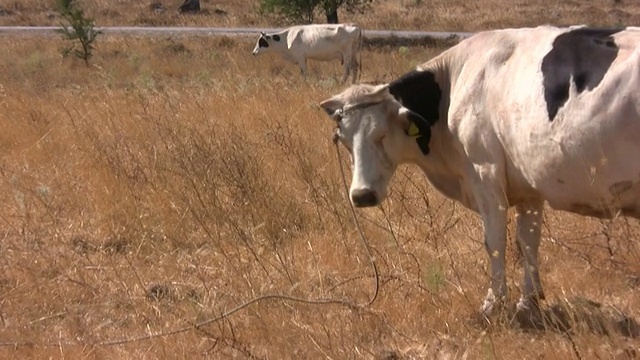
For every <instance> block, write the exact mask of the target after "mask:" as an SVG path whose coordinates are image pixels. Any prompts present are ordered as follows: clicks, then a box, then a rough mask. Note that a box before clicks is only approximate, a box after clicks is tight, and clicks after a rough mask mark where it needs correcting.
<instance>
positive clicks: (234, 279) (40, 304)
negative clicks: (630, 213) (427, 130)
mask: <svg viewBox="0 0 640 360" xmlns="http://www.w3.org/2000/svg"><path fill="white" fill-rule="evenodd" d="M49 3H50V2H49ZM112 3H113V4H114V6H113V7H109V6H107V4H112ZM124 3H125V2H107V1H97V2H96V4H97V5H96V6H97V7H99V9H100V10H99V11H98V12H97V13H96V18H97V19H100V20H101V21H103V22H104V23H105V24H106V23H108V21H112V23H110V24H114V23H118V24H123V23H126V24H135V23H136V22H135V21H134V18H133V16H136V13H137V11H125V10H124V9H123V8H124V6H123V5H122V4H124ZM410 3H411V2H398V1H388V2H386V3H384V4H379V7H378V8H376V9H379V10H377V11H379V12H382V10H384V14H390V13H392V12H393V11H398V12H399V13H402V12H403V11H409V12H411V11H415V12H416V16H418V14H420V12H421V11H422V13H421V14H422V15H424V14H426V13H427V12H428V11H427V10H428V9H429V8H430V7H431V8H434V9H437V11H436V12H435V14H439V15H438V16H436V15H432V16H434V17H438V18H440V17H442V18H445V17H446V16H444V15H443V14H445V13H448V12H450V13H451V18H454V17H456V16H459V17H458V20H456V21H458V22H459V25H458V26H459V27H457V28H456V26H455V25H454V23H453V22H448V21H447V22H445V21H444V20H442V21H443V22H442V23H437V24H436V23H435V22H433V24H434V25H433V29H437V28H439V26H442V27H443V28H445V27H447V26H451V27H450V28H448V29H451V30H472V29H476V26H477V27H482V26H485V25H486V24H488V23H489V21H490V20H489V15H486V16H484V15H482V16H478V17H477V19H476V17H475V16H474V17H473V19H471V18H468V17H469V16H470V15H472V14H473V13H474V12H478V13H479V14H482V13H483V12H485V11H486V12H487V14H489V13H491V11H490V10H491V8H492V7H493V10H494V11H493V13H494V17H492V19H493V20H491V21H494V22H495V23H496V24H506V23H505V21H506V20H504V19H505V18H508V15H507V13H508V12H504V13H503V11H500V10H498V9H497V7H498V5H504V4H505V3H501V2H495V3H494V2H489V1H487V2H486V4H487V6H486V8H484V7H478V6H471V7H470V8H469V9H468V10H466V11H461V10H460V9H461V8H463V7H464V6H463V5H462V4H463V3H462V2H460V3H456V2H447V3H444V2H442V4H439V3H437V2H430V3H429V4H430V5H429V6H427V5H426V4H425V5H423V6H422V7H417V6H409V5H410ZM19 4H24V5H19ZM40 4H41V3H40V2H35V1H29V0H26V1H22V2H14V3H9V5H8V6H7V5H2V6H3V7H8V8H10V9H11V8H20V7H21V6H22V8H20V9H21V10H20V11H21V12H20V15H16V14H13V15H7V16H5V17H0V21H7V22H5V23H12V21H14V20H16V19H15V18H16V17H19V16H22V17H24V18H23V19H22V20H16V21H17V23H22V22H23V21H38V22H40V20H43V22H42V23H45V22H46V21H44V19H43V18H40V15H41V14H40V12H45V11H46V9H48V7H47V6H45V5H40ZM42 4H44V3H42ZM204 4H205V6H207V7H214V6H219V7H222V8H225V7H228V9H229V12H230V13H231V9H232V8H233V7H232V6H234V5H233V4H237V3H236V2H231V1H228V2H226V3H225V2H223V1H220V2H216V5H214V4H213V3H211V2H205V3H204ZM243 4H244V5H245V8H243V9H246V6H247V5H246V4H247V3H243ZM408 4H409V5H408ZM445 4H451V6H449V5H445ZM527 4H529V3H527ZM553 4H556V3H555V2H553ZM589 4H591V6H594V7H601V8H605V9H606V7H607V6H610V7H612V6H614V5H613V3H609V2H606V3H605V2H602V3H597V2H595V1H593V2H589ZM143 5H144V6H146V5H147V4H146V3H142V4H141V5H136V6H139V11H138V12H139V13H138V15H137V16H141V15H140V14H142V13H144V11H146V10H145V9H143ZM129 6H132V5H129ZM513 6H516V5H513ZM519 6H521V7H525V8H531V9H532V10H531V11H532V12H536V11H534V10H533V9H534V8H536V7H534V6H533V5H524V3H523V4H521V5H519ZM554 6H555V5H554ZM571 6H574V7H576V6H578V7H582V6H581V5H580V6H579V5H571V4H570V3H569V2H566V3H562V7H563V8H564V7H571ZM616 6H618V5H616ZM619 6H621V7H624V8H625V9H627V7H628V9H633V6H635V5H633V6H632V5H627V4H626V3H623V4H622V5H619ZM548 8H549V7H548V6H546V5H544V4H541V3H538V5H537V9H538V10H537V11H543V12H544V11H548ZM27 9H28V11H27ZM225 9H226V8H225ZM233 9H235V8H233ZM237 9H240V8H239V7H237ZM394 9H395V10H394ZM540 9H543V10H540ZM32 10H33V11H32ZM107 10H108V11H107ZM234 11H236V10H234ZM237 11H240V10H237ZM603 11H604V10H603ZM629 11H632V10H629ZM456 12H457V14H458V15H453V14H454V13H456ZM39 14H40V15H39ZM100 14H107V15H100ZM377 14H380V13H377ZM384 14H383V15H380V18H379V19H377V18H376V19H377V20H375V19H374V15H372V14H369V15H367V16H368V17H369V19H370V20H369V21H370V22H369V23H367V24H368V25H369V26H370V27H376V26H378V25H377V24H385V23H384V21H383V20H384ZM98 15H100V16H98ZM422 15H421V16H422ZM163 16H164V15H163ZM171 16H172V17H170V19H172V21H174V20H175V21H176V22H173V23H171V24H176V25H180V24H184V23H180V21H187V20H186V19H193V18H197V19H201V20H202V21H203V22H202V23H196V24H195V25H207V26H209V25H215V26H217V25H218V24H215V23H213V22H210V23H209V22H206V23H205V19H209V18H210V17H208V16H202V17H193V18H188V17H178V16H173V15H171ZM234 16H235V15H234ZM245 16H247V17H248V18H249V17H252V16H253V18H252V19H253V20H247V21H246V24H250V25H251V24H253V23H251V21H256V22H259V21H266V20H262V19H259V18H257V17H255V15H252V14H250V13H247V14H245ZM463 16H467V18H463ZM483 16H484V17H485V20H482V18H483ZM575 16H579V15H575ZM229 17H231V15H229ZM167 18H169V15H167ZM29 19H30V20H29ZM107 19H108V21H107ZM363 19H364V18H363ZM399 19H400V18H399V17H393V18H389V22H388V23H386V25H387V26H386V27H397V28H412V27H414V26H415V25H417V23H414V22H413V20H412V17H411V16H406V17H402V20H399ZM404 19H407V22H404V21H405V20H404ZM561 19H562V20H563V22H564V21H567V22H574V19H577V18H571V17H566V18H561ZM178 20H180V21H178ZM188 21H192V20H188ZM207 21H209V20H207ZM234 21H238V22H236V23H226V24H224V25H233V24H235V25H238V24H244V23H242V21H245V20H234ZM376 21H381V22H380V23H377V22H376ZM513 21H514V23H518V22H517V21H519V20H513ZM531 21H534V20H531ZM363 22H365V21H364V20H363ZM189 24H190V25H193V24H194V23H189ZM483 24H485V25H483ZM380 27H382V25H380ZM429 29H431V27H429ZM252 46H253V40H252V39H243V38H207V37H193V38H182V37H157V38H154V40H153V41H149V40H148V39H143V38H132V37H126V36H123V37H117V36H108V37H107V36H105V37H103V38H101V39H100V40H99V44H98V51H97V52H96V57H95V58H94V59H93V65H92V66H89V67H86V66H84V65H83V63H81V62H80V61H76V60H73V59H62V58H61V56H60V53H59V49H60V48H61V47H62V41H61V40H60V39H59V38H58V37H55V36H54V37H47V38H29V37H12V36H1V37H0V48H2V49H3V51H2V52H0V74H2V75H0V150H1V152H0V154H1V155H0V189H1V191H0V196H1V197H2V204H3V207H2V208H1V209H0V238H1V239H2V241H1V242H0V249H1V253H2V257H1V258H0V268H1V270H2V271H1V272H0V337H1V339H2V343H0V345H3V346H2V347H0V358H73V359H76V358H91V359H93V358H96V359H102V358H109V359H111V358H118V359H139V358H163V359H164V358H179V359H183V358H200V357H210V358H258V359H287V358H296V359H306V358H308V359H315V358H332V359H344V358H365V359H373V358H375V359H396V358H406V359H420V358H425V359H432V358H468V359H493V358H500V359H502V358H504V359H511V358H545V359H566V358H577V357H578V356H580V357H582V358H585V359H586V358H613V357H617V358H632V357H635V356H636V354H637V351H638V345H639V343H638V340H636V339H635V338H634V337H633V336H630V335H634V333H633V331H629V330H627V331H625V330H624V329H625V326H624V325H625V324H626V325H629V324H631V325H632V324H633V321H632V320H634V319H637V318H638V317H639V316H640V314H639V311H638V309H640V303H639V302H640V298H639V297H638V296H637V294H638V291H639V290H638V286H640V281H639V280H638V279H639V276H640V269H639V266H638V264H639V260H640V259H639V254H640V252H639V249H638V243H637V241H635V240H636V239H637V238H638V235H639V234H640V228H639V227H638V224H637V222H636V221H635V220H627V219H616V220H613V221H595V220H589V219H586V218H582V217H578V216H572V215H568V214H565V213H560V212H551V211H550V212H548V213H547V215H546V221H545V224H546V227H545V231H544V241H543V244H542V246H541V253H542V258H541V266H542V274H543V281H544V285H545V287H546V292H547V296H548V301H547V303H546V304H545V305H548V308H549V309H550V310H549V313H550V314H553V315H555V316H557V317H560V319H559V320H557V321H556V322H555V323H553V322H550V323H548V324H547V329H546V330H544V329H529V328H524V329H523V328H521V327H520V326H518V325H515V324H510V323H509V322H508V321H504V320H502V321H500V319H497V321H496V322H495V323H493V324H490V325H488V324H487V323H486V322H484V321H480V320H479V319H478V309H479V306H480V303H481V301H482V298H483V296H484V294H485V290H486V285H487V283H488V276H487V273H486V269H487V256H486V254H485V251H484V248H483V245H482V227H481V225H480V223H479V220H478V217H477V216H476V215H473V214H472V213H470V212H469V211H467V210H465V209H463V208H461V207H460V206H459V205H456V204H455V203H453V202H451V201H448V200H446V199H444V198H443V197H442V196H440V195H439V194H437V193H436V192H435V191H433V190H431V189H430V188H429V186H428V184H427V183H426V181H424V178H423V176H422V175H420V174H419V173H418V172H417V171H416V169H414V168H411V167H405V168H402V169H401V172H400V173H398V174H397V176H396V178H395V180H394V182H393V189H392V195H391V198H390V199H389V201H388V202H387V203H386V204H385V205H384V207H383V209H384V212H382V211H381V210H379V209H370V210H362V211H358V216H359V221H360V222H361V224H362V226H363V229H364V233H365V234H366V237H367V241H368V243H369V245H370V246H371V247H372V249H373V253H374V257H375V259H376V263H377V265H378V267H379V273H380V289H379V290H380V291H379V294H378V296H377V298H376V299H375V301H374V302H373V303H372V304H371V305H369V306H364V307H357V306H354V304H366V303H367V301H368V300H369V299H370V297H371V296H372V294H373V291H374V285H375V282H374V277H373V274H374V272H373V270H372V268H371V266H370V263H369V259H368V255H367V252H366V250H365V247H364V246H363V244H362V242H361V241H360V239H359V235H358V233H357V231H356V230H355V226H354V224H353V221H352V218H351V215H350V208H349V204H348V202H347V201H346V199H345V194H344V189H343V183H342V177H341V175H340V170H339V167H338V161H337V160H336V153H335V150H334V147H333V145H332V143H331V141H330V137H331V131H332V126H331V124H330V122H329V120H327V119H326V117H325V116H324V115H323V114H322V113H321V111H320V110H319V109H318V106H317V104H318V103H319V101H321V100H323V99H324V98H326V97H327V96H329V95H330V94H333V93H335V92H337V91H339V90H340V88H341V87H340V86H339V85H338V84H337V81H338V80H339V76H340V66H339V64H337V63H330V64H323V63H320V64H319V63H311V67H312V70H311V75H310V77H309V79H308V80H307V81H306V82H305V81H303V80H302V79H301V77H300V75H299V71H298V69H297V68H296V67H295V66H292V65H289V64H285V63H283V62H282V61H281V60H280V59H277V58H270V57H264V58H252V57H251V56H250V55H249V52H250V50H251V48H252ZM439 51H442V48H424V47H411V48H404V49H402V50H399V49H397V48H393V47H384V48H369V49H367V50H366V51H365V53H364V56H363V58H364V59H365V61H364V77H363V81H388V80H390V79H392V78H393V77H394V76H397V75H399V74H401V73H403V72H405V71H406V70H408V69H410V68H412V67H413V66H415V65H416V64H418V63H421V62H423V61H425V60H427V59H429V58H431V57H432V56H434V55H435V54H437V53H438V52H439ZM342 161H343V162H344V164H345V166H346V165H348V161H346V154H344V152H342ZM347 167H348V166H347ZM346 176H347V181H348V177H349V173H348V170H347V174H346ZM388 224H391V228H392V230H393V232H392V233H391V232H390V231H389V229H388ZM510 245H512V244H510ZM511 248H514V246H511ZM520 267H521V262H520V259H519V256H518V253H517V251H516V250H515V249H511V250H510V252H509V269H508V271H509V279H510V283H509V285H510V289H511V291H512V293H511V296H512V300H515V299H516V298H517V296H519V293H518V291H519V284H520V282H521V270H520ZM274 294H281V295H286V296H293V297H298V298H302V299H310V300H312V299H324V300H326V299H331V300H335V301H336V302H346V303H349V304H344V303H343V304H305V303H303V302H296V301H290V300H282V299H265V300H261V301H257V302H255V303H252V304H251V305H249V306H247V307H245V308H243V309H241V310H239V311H237V312H235V313H233V314H232V315H230V316H228V317H225V318H224V319H222V320H219V321H213V322H210V323H208V324H207V325H205V326H201V327H199V328H194V327H193V325H194V324H198V323H202V322H209V321H210V320H212V319H215V318H217V317H219V316H221V315H223V314H225V313H226V312H229V311H230V310H232V309H234V308H236V307H237V306H240V305H241V304H244V303H246V302H248V301H251V300H252V299H255V298H257V297H260V296H264V295H274ZM593 302H598V303H600V305H597V304H594V303H593ZM625 316H627V318H626V319H625ZM625 321H626V322H625ZM567 326H570V327H571V331H569V333H565V331H566V330H567ZM627 327H628V326H627ZM176 330H182V331H179V332H177V333H174V334H169V333H170V332H172V331H176ZM631 330H633V328H632V329H631ZM160 333H165V334H166V335H165V336H158V337H153V338H149V339H144V337H145V336H147V335H149V334H160ZM116 340H125V341H124V342H123V343H121V344H117V345H106V344H105V343H109V342H113V341H116ZM577 354H579V355H577Z"/></svg>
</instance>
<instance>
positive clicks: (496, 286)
mask: <svg viewBox="0 0 640 360" xmlns="http://www.w3.org/2000/svg"><path fill="white" fill-rule="evenodd" d="M492 206H493V208H492V209H486V210H485V211H482V213H483V214H482V220H483V223H484V232H485V235H484V246H485V248H486V250H487V254H488V255H489V264H490V267H491V283H490V285H491V287H490V288H489V291H488V292H487V296H486V297H485V300H484V303H483V305H482V312H483V313H484V314H485V315H491V313H492V312H493V311H494V310H495V308H496V307H497V306H500V305H501V304H502V303H503V302H504V301H505V300H506V298H507V279H506V272H505V251H506V248H507V234H506V232H507V211H506V207H504V206H503V205H499V204H495V205H492Z"/></svg>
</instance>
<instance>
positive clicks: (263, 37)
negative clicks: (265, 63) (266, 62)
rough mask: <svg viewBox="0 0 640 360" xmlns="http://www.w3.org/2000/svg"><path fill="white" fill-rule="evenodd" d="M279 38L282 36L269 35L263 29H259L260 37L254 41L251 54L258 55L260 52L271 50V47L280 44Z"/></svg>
mask: <svg viewBox="0 0 640 360" xmlns="http://www.w3.org/2000/svg"><path fill="white" fill-rule="evenodd" d="M280 40H282V37H281V36H280V35H278V34H271V35H269V34H267V33H265V32H264V31H261V32H260V37H259V38H258V41H257V42H256V46H255V47H254V48H253V55H258V54H260V53H263V52H266V51H269V50H271V49H270V48H271V47H273V46H274V45H278V44H280Z"/></svg>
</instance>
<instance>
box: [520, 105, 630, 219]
mask: <svg viewBox="0 0 640 360" xmlns="http://www.w3.org/2000/svg"><path fill="white" fill-rule="evenodd" d="M591 121H595V123H596V124H597V123H598V122H600V123H605V122H606V121H609V124H610V126H609V127H608V128H607V127H606V126H600V127H598V126H590V127H578V128H580V129H583V132H582V133H580V132H579V131H574V132H572V133H571V131H570V130H567V129H564V130H563V131H564V132H565V133H567V132H569V133H567V134H566V135H562V136H558V134H555V135H554V134H548V135H551V137H550V140H549V141H540V142H539V143H537V145H532V146H529V148H528V151H527V152H526V153H527V155H526V156H525V157H528V158H529V159H531V160H530V161H528V162H527V161H525V160H524V159H522V158H521V159H520V161H521V164H520V168H522V169H523V170H524V171H523V172H524V173H525V178H526V179H527V180H528V182H529V184H530V185H531V186H532V187H533V188H534V189H535V190H536V191H537V192H538V193H539V194H540V195H541V196H542V197H543V198H544V199H545V200H547V202H548V203H549V205H550V206H551V207H553V208H556V209H560V210H566V211H571V212H576V213H579V214H583V215H590V216H597V217H611V216H614V215H616V214H617V213H618V212H622V213H624V214H625V215H631V216H635V217H640V119H638V118H637V117H629V118H626V119H624V120H620V121H618V122H615V121H610V119H604V118H603V119H598V118H597V117H594V118H592V119H591Z"/></svg>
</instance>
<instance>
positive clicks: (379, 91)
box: [369, 84, 389, 101]
mask: <svg viewBox="0 0 640 360" xmlns="http://www.w3.org/2000/svg"><path fill="white" fill-rule="evenodd" d="M388 93H389V84H382V85H378V86H376V87H375V88H374V89H373V91H372V92H371V93H370V94H369V96H370V97H371V98H372V100H373V101H382V100H383V99H384V98H385V97H386V95H387V94H388Z"/></svg>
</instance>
